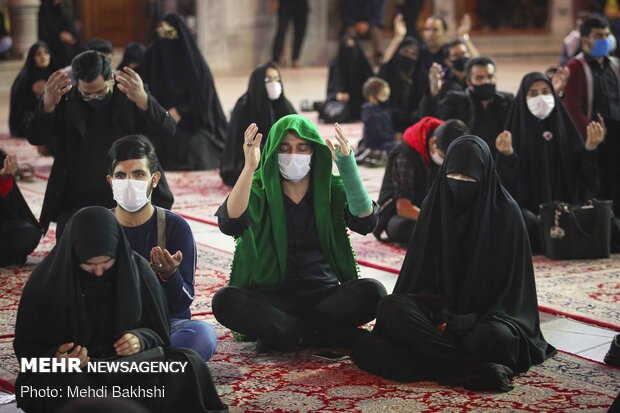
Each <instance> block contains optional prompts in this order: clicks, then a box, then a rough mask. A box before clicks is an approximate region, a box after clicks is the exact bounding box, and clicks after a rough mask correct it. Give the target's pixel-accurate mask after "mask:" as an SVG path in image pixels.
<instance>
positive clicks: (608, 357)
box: [603, 334, 620, 367]
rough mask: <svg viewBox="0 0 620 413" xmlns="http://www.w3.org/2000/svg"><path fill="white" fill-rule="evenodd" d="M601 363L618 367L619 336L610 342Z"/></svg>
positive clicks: (619, 358) (619, 355) (619, 360)
mask: <svg viewBox="0 0 620 413" xmlns="http://www.w3.org/2000/svg"><path fill="white" fill-rule="evenodd" d="M603 361H605V363H606V364H609V365H611V366H616V367H620V334H618V335H616V336H615V337H614V339H613V340H612V341H611V346H610V347H609V351H608V352H607V354H605V358H604V359H603Z"/></svg>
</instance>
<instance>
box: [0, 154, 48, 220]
mask: <svg viewBox="0 0 620 413" xmlns="http://www.w3.org/2000/svg"><path fill="white" fill-rule="evenodd" d="M4 158H6V153H5V152H4V151H2V150H0V165H4ZM8 220H21V221H27V222H29V223H31V224H32V225H34V226H36V227H37V228H40V225H39V222H38V221H37V219H36V218H35V217H34V215H33V214H32V211H31V210H30V207H29V206H28V203H27V202H26V200H25V199H24V197H23V196H22V193H21V191H20V190H19V187H18V186H17V185H13V189H12V190H11V192H10V193H9V194H8V195H7V196H6V197H4V198H2V197H0V223H3V222H4V221H8Z"/></svg>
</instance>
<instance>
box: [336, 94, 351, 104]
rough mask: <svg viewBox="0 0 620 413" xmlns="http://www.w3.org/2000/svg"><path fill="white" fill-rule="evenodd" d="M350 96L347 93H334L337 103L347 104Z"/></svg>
mask: <svg viewBox="0 0 620 413" xmlns="http://www.w3.org/2000/svg"><path fill="white" fill-rule="evenodd" d="M350 98H351V96H350V95H349V94H348V93H347V92H338V93H336V100H337V101H338V102H348V101H349V99H350Z"/></svg>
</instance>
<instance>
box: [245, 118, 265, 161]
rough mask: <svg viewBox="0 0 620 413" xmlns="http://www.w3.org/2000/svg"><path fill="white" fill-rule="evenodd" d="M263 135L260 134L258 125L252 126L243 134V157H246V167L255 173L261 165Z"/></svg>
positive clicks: (253, 124)
mask: <svg viewBox="0 0 620 413" xmlns="http://www.w3.org/2000/svg"><path fill="white" fill-rule="evenodd" d="M262 140H263V135H262V134H261V133H258V126H256V123H252V124H250V126H248V128H247V129H246V130H245V133H244V134H243V155H244V156H245V167H246V168H248V169H250V170H251V171H255V170H256V168H258V165H259V163H260V143H261V141H262Z"/></svg>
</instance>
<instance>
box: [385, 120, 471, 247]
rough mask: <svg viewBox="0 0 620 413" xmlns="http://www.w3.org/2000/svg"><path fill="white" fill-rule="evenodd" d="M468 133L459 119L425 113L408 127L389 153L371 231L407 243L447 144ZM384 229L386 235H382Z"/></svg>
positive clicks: (392, 240) (393, 240) (388, 239)
mask: <svg viewBox="0 0 620 413" xmlns="http://www.w3.org/2000/svg"><path fill="white" fill-rule="evenodd" d="M468 133H469V129H468V128H467V126H466V125H465V124H464V123H463V122H461V121H460V120H456V119H451V120H449V121H447V122H444V121H442V120H439V119H437V118H433V117H431V116H427V117H424V118H422V119H421V120H420V121H419V122H417V123H416V124H414V125H413V126H411V127H409V128H408V129H407V130H406V131H405V133H404V135H403V141H402V142H400V143H399V144H398V145H397V146H396V147H395V148H394V149H393V150H392V152H390V155H389V156H388V160H387V165H386V167H385V175H384V176H383V182H382V184H381V191H380V192H379V205H380V208H379V212H378V214H377V215H378V216H379V222H378V223H377V226H376V227H375V229H374V231H373V234H374V235H375V237H377V239H379V240H382V241H390V242H396V243H399V244H407V242H409V239H410V238H411V234H412V233H413V228H414V227H415V223H416V221H417V220H418V216H419V215H420V206H421V205H422V201H424V198H426V195H427V194H428V190H429V189H430V187H431V185H432V184H433V181H434V180H435V177H436V176H437V171H439V168H440V166H441V164H442V163H443V158H444V156H445V153H446V151H447V150H448V146H450V144H451V143H452V141H454V140H455V139H456V138H459V137H461V136H463V135H466V134H468ZM384 231H385V233H386V235H387V239H385V238H383V232H384Z"/></svg>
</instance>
